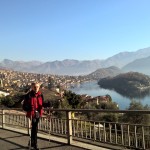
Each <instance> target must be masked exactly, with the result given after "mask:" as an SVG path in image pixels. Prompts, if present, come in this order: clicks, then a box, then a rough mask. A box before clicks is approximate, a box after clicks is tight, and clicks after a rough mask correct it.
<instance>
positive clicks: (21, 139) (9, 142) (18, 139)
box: [0, 129, 108, 150]
mask: <svg viewBox="0 0 150 150" xmlns="http://www.w3.org/2000/svg"><path fill="white" fill-rule="evenodd" d="M28 141H29V136H28V135H26V134H24V133H19V132H16V131H11V130H8V129H0V150H26V149H28V147H27V144H28ZM63 142H64V141H62V140H61V139H60V142H56V141H52V140H50V141H49V140H47V139H44V138H42V137H39V138H38V146H39V148H40V149H41V150H49V149H50V150H88V149H92V150H108V149H105V148H102V147H96V146H93V145H89V144H84V143H80V142H76V143H74V145H67V144H66V143H63ZM82 146H84V147H87V148H82Z"/></svg>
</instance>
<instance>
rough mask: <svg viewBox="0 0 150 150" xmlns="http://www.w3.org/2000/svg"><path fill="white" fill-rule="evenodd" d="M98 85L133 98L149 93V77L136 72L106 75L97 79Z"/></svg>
mask: <svg viewBox="0 0 150 150" xmlns="http://www.w3.org/2000/svg"><path fill="white" fill-rule="evenodd" d="M98 84H99V86H100V87H102V88H105V89H111V90H115V91H116V92H118V93H119V94H121V95H123V96H126V97H130V98H133V97H134V98H135V97H141V98H142V97H145V96H146V95H148V94H150V77H149V76H147V75H145V74H142V73H138V72H128V73H123V74H119V75H117V76H115V77H107V78H103V79H100V80H99V81H98Z"/></svg>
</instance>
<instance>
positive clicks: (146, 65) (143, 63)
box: [122, 56, 150, 75]
mask: <svg viewBox="0 0 150 150" xmlns="http://www.w3.org/2000/svg"><path fill="white" fill-rule="evenodd" d="M122 70H123V71H126V72H128V71H136V72H140V73H144V74H147V75H150V56H149V57H146V58H142V59H137V60H135V61H133V62H131V63H129V64H127V65H126V66H124V67H123V68H122Z"/></svg>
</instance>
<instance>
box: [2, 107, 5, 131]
mask: <svg viewBox="0 0 150 150" xmlns="http://www.w3.org/2000/svg"><path fill="white" fill-rule="evenodd" d="M2 128H5V110H4V109H2Z"/></svg>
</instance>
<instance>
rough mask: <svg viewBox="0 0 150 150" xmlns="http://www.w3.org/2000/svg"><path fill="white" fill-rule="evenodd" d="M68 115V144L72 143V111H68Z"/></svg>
mask: <svg viewBox="0 0 150 150" xmlns="http://www.w3.org/2000/svg"><path fill="white" fill-rule="evenodd" d="M66 117H67V138H68V144H69V145H70V144H71V143H72V120H71V112H70V111H67V112H66Z"/></svg>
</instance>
